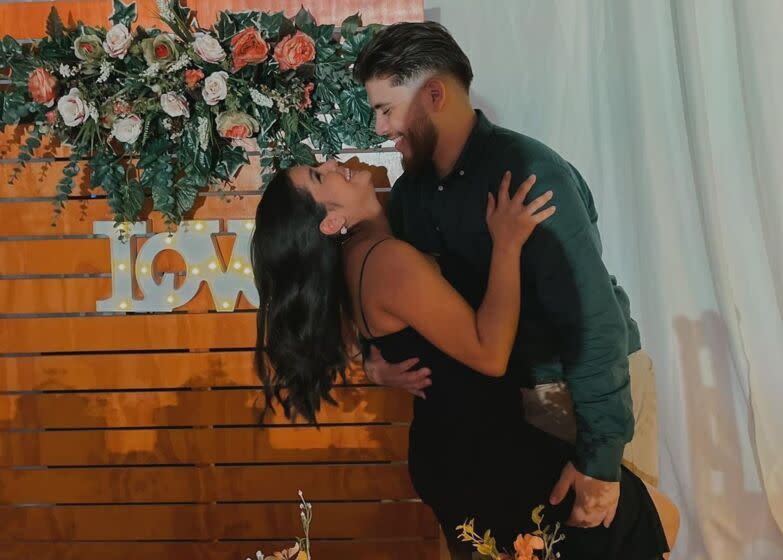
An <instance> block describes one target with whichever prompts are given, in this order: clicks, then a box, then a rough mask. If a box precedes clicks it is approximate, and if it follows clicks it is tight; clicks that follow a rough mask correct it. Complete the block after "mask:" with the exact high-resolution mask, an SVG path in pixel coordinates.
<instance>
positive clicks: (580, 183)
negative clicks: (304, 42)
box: [354, 22, 657, 527]
mask: <svg viewBox="0 0 783 560" xmlns="http://www.w3.org/2000/svg"><path fill="white" fill-rule="evenodd" d="M354 76H355V77H356V79H357V80H359V81H361V82H362V83H363V84H364V85H365V87H366V88H367V93H368V97H369V100H370V104H371V105H372V107H373V109H374V111H375V114H376V132H377V133H378V134H379V135H382V136H385V137H387V138H389V139H391V140H394V142H395V146H396V148H397V149H398V150H399V151H400V153H401V155H402V159H403V168H404V171H405V173H404V174H403V175H402V176H401V177H400V178H399V179H398V180H397V182H396V183H395V185H394V188H393V189H392V194H391V198H390V201H389V208H388V213H389V218H390V222H391V224H392V227H393V229H394V232H395V235H397V236H398V237H400V238H401V239H404V240H406V241H408V242H410V243H411V244H413V245H414V246H415V247H417V248H418V249H419V250H421V251H423V252H425V253H429V254H432V255H435V256H436V257H437V258H438V260H439V264H440V265H441V268H442V269H444V276H447V278H448V280H449V281H450V282H452V284H454V286H455V288H456V289H457V290H458V291H460V293H461V294H462V295H463V296H464V297H465V298H466V299H467V300H468V301H469V302H470V303H471V304H472V305H474V306H477V305H478V304H479V303H480V300H481V295H482V294H483V290H484V287H485V286H486V279H487V274H488V267H489V262H490V252H491V242H490V237H489V234H488V231H487V227H486V223H485V220H484V212H485V208H486V201H487V196H488V192H494V191H495V190H496V189H497V185H499V184H500V180H501V177H502V175H503V173H504V172H505V171H506V170H510V171H511V172H512V174H513V180H512V185H517V184H519V183H521V182H522V181H523V180H524V179H525V178H527V177H528V176H529V175H531V174H535V175H536V177H537V180H536V184H535V187H534V189H533V192H531V193H530V195H529V197H530V198H529V200H530V199H532V197H536V196H538V195H540V194H542V193H544V192H546V191H547V190H553V191H554V204H556V205H557V213H556V215H555V216H554V217H553V218H550V219H549V220H548V221H547V222H546V223H544V224H543V225H541V226H539V228H538V230H537V231H536V232H535V233H534V234H533V236H532V237H531V238H530V240H529V241H528V242H527V244H526V245H525V248H524V251H523V255H522V258H521V266H522V270H523V285H522V312H521V314H520V322H519V330H518V333H517V339H516V343H515V348H514V352H513V354H512V357H511V360H510V363H509V375H515V376H518V377H519V380H520V385H521V386H523V387H526V389H523V397H524V398H523V401H524V408H525V414H526V417H527V419H528V421H530V422H531V423H533V424H534V425H536V426H539V427H540V428H542V429H544V430H546V431H549V432H550V433H553V434H555V435H557V436H558V437H561V438H562V439H566V440H570V441H572V442H574V444H575V450H576V455H575V460H574V462H573V463H569V464H568V465H567V466H566V467H565V469H564V470H563V472H562V474H561V478H560V481H559V482H558V483H557V484H556V486H555V488H553V490H552V495H551V499H550V501H551V502H552V503H559V502H560V501H562V500H563V499H564V497H565V495H566V494H567V492H568V491H569V490H571V489H573V490H574V492H575V497H576V499H575V503H574V507H573V511H572V513H571V518H570V520H569V523H571V524H573V525H577V526H582V527H596V526H598V525H600V524H603V525H605V526H607V527H608V526H609V524H611V522H612V520H613V518H614V514H615V510H616V508H617V501H618V498H619V492H620V489H619V488H620V485H619V482H618V480H619V477H620V464H621V461H622V460H623V454H624V452H625V454H626V462H627V463H630V466H631V467H632V468H634V470H635V471H636V472H637V474H639V475H640V476H641V477H642V478H644V479H645V480H647V481H648V482H649V483H653V484H654V483H655V482H656V478H657V455H656V451H655V445H656V439H657V433H656V424H655V400H654V399H655V395H654V382H653V377H652V375H653V374H652V367H651V364H650V361H649V359H648V358H647V357H646V355H644V354H643V353H642V352H640V347H641V344H640V340H639V333H638V329H637V326H636V323H635V322H634V321H633V319H632V318H631V316H630V311H629V302H628V298H627V296H626V295H625V293H624V291H623V290H622V289H621V288H620V287H619V286H618V285H617V283H616V282H615V280H614V278H613V277H611V276H610V275H609V274H608V272H607V271H606V268H605V266H604V264H603V262H602V259H601V251H602V249H601V240H600V237H599V232H598V229H597V225H596V224H597V214H596V210H595V206H594V204H593V199H592V195H591V193H590V190H589V188H588V186H587V184H586V183H585V181H584V179H583V178H582V176H581V175H580V174H579V172H578V171H577V170H576V169H575V168H574V167H573V166H572V165H570V164H569V163H568V162H566V161H565V160H563V159H562V158H561V157H560V156H559V155H558V154H557V153H555V152H554V151H553V150H551V149H550V148H548V147H547V146H545V145H543V144H541V143H540V142H538V141H536V140H534V139H532V138H529V137H526V136H523V135H521V134H518V133H516V132H512V131H509V130H505V129H503V128H500V127H498V126H496V125H494V124H492V123H490V122H489V121H488V120H487V118H486V117H485V116H484V115H483V114H482V113H481V112H480V111H474V109H473V107H472V105H471V102H470V96H469V89H470V83H471V80H472V78H473V72H472V69H471V66H470V62H469V60H468V58H467V57H466V56H465V54H464V53H463V52H462V50H461V49H460V47H459V46H458V45H457V43H456V42H455V41H454V39H453V38H452V37H451V35H450V34H449V32H448V31H447V30H446V29H445V28H444V27H443V26H441V25H439V24H437V23H432V22H427V23H403V24H396V25H392V26H390V27H387V28H386V29H384V30H383V31H381V32H379V33H378V35H377V36H376V37H375V38H374V39H373V41H372V42H371V43H370V44H369V45H368V46H367V48H366V49H365V50H364V51H363V52H362V53H361V55H360V56H359V59H358V60H357V62H356V65H355V68H354ZM629 355H630V363H631V369H633V370H634V371H633V372H632V373H631V374H630V375H629ZM412 367H414V366H412V365H411V362H410V361H409V362H406V363H403V364H389V363H386V362H385V361H384V360H383V359H382V358H381V357H380V355H379V354H378V352H377V351H376V350H373V351H371V352H370V356H369V357H368V359H367V360H366V362H365V369H366V370H367V373H368V375H369V376H370V378H371V379H372V380H373V381H374V382H376V383H380V384H384V385H389V386H397V387H402V388H405V389H407V390H409V391H410V392H412V393H414V394H416V395H419V396H422V397H423V396H425V389H426V387H427V386H428V384H429V379H428V376H429V372H428V371H427V370H414V369H411V368H412ZM637 370H639V371H637ZM632 390H633V392H634V402H635V403H636V405H637V408H638V409H639V411H637V419H636V423H637V426H638V428H637V434H636V438H635V439H634V442H633V444H631V445H627V444H628V443H629V442H630V441H631V439H632V436H633V435H634V410H633V405H632V399H631V392H632ZM642 413H643V415H642V416H639V415H640V414H642Z"/></svg>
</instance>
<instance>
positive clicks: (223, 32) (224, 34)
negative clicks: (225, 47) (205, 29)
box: [213, 12, 237, 41]
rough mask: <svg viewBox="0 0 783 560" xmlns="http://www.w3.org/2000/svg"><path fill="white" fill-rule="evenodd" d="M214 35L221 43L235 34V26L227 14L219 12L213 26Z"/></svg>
mask: <svg viewBox="0 0 783 560" xmlns="http://www.w3.org/2000/svg"><path fill="white" fill-rule="evenodd" d="M213 29H214V30H215V34H216V35H217V36H218V39H220V40H221V41H225V40H227V39H228V38H229V37H233V36H234V35H236V34H237V26H236V24H235V23H234V21H233V20H232V19H231V16H230V15H229V13H228V12H220V15H219V16H218V20H217V22H216V23H215V25H214V26H213Z"/></svg>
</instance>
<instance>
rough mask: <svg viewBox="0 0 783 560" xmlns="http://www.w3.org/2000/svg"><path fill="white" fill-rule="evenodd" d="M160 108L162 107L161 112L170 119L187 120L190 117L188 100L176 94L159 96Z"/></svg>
mask: <svg viewBox="0 0 783 560" xmlns="http://www.w3.org/2000/svg"><path fill="white" fill-rule="evenodd" d="M160 106H161V107H163V111H164V112H165V113H166V114H167V115H168V116H170V117H185V118H188V117H189V116H190V109H189V108H188V100H187V99H185V97H183V96H182V95H180V94H178V93H173V92H170V93H164V94H163V95H161V96H160Z"/></svg>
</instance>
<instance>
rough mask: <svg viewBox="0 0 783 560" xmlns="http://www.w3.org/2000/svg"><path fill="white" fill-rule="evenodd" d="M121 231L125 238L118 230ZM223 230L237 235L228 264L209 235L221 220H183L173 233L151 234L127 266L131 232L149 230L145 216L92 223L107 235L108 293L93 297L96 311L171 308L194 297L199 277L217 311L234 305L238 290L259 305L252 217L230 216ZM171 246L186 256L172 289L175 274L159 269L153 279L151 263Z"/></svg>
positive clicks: (218, 225) (164, 309) (255, 305)
mask: <svg viewBox="0 0 783 560" xmlns="http://www.w3.org/2000/svg"><path fill="white" fill-rule="evenodd" d="M118 229H120V230H122V232H123V233H124V236H123V237H124V238H125V239H124V240H123V239H120V238H119V236H118V235H117V233H118ZM226 230H227V233H233V234H235V235H236V240H235V241H234V249H233V251H232V252H231V258H230V260H229V261H228V265H227V266H226V270H225V271H224V270H223V268H222V267H221V266H220V265H219V264H218V263H219V262H220V255H218V254H217V253H216V248H215V244H214V243H213V242H212V235H213V234H215V233H219V231H220V221H219V220H189V221H188V220H186V221H183V222H182V223H181V224H180V226H179V228H178V229H177V231H176V232H174V233H168V232H165V233H158V234H155V235H153V236H152V237H150V238H149V239H148V240H147V242H146V243H144V245H143V246H142V247H141V250H140V251H139V253H138V255H136V263H135V266H131V263H132V259H131V256H132V255H131V249H132V244H131V243H130V238H131V237H132V236H134V235H145V234H146V233H147V224H146V222H133V223H127V224H121V225H119V226H115V225H114V222H105V221H98V222H94V223H93V232H94V233H96V234H102V235H107V236H108V237H109V239H110V241H111V274H112V294H111V297H110V298H108V299H104V300H99V301H98V302H96V306H97V310H98V311H137V312H150V311H164V312H166V311H172V310H173V309H175V308H177V307H180V306H182V305H184V304H186V303H187V302H189V301H190V300H191V299H193V298H194V297H195V295H196V293H197V292H198V290H199V287H200V286H201V283H202V282H206V283H207V285H208V286H209V289H210V291H211V292H212V299H213V300H214V301H215V308H216V309H217V310H218V311H233V310H234V306H235V304H236V301H237V298H238V296H239V293H240V292H242V293H244V294H245V297H246V298H247V300H248V301H249V302H250V304H251V305H253V306H254V307H258V291H257V290H256V287H255V284H254V283H253V269H252V268H251V267H250V237H251V235H252V233H253V222H252V220H228V221H227V222H226ZM162 251H175V252H177V253H179V255H180V256H181V257H182V259H183V260H184V261H185V269H186V270H187V272H186V275H185V281H184V282H183V283H182V285H181V286H180V287H179V288H177V289H174V276H175V275H174V274H173V273H163V274H162V278H161V282H160V284H158V283H157V282H155V279H154V276H153V266H152V263H153V262H154V260H155V257H156V256H157V255H158V253H160V252H162ZM133 274H135V276H136V282H137V283H138V286H139V289H140V290H141V292H142V294H143V297H142V299H133V283H132V279H133Z"/></svg>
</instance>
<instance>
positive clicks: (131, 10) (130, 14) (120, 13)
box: [109, 0, 138, 29]
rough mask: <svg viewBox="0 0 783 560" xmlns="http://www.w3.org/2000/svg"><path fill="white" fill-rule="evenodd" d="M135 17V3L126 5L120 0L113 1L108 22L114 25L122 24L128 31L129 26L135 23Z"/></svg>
mask: <svg viewBox="0 0 783 560" xmlns="http://www.w3.org/2000/svg"><path fill="white" fill-rule="evenodd" d="M137 15H138V14H137V12H136V3H135V2H131V3H130V4H127V5H126V4H123V3H122V2H121V1H120V0H114V11H113V12H112V15H111V17H109V20H110V21H111V22H112V23H113V24H115V25H117V24H118V23H122V24H124V25H125V27H127V28H128V29H130V26H131V24H132V23H133V22H134V21H136V17H137Z"/></svg>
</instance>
